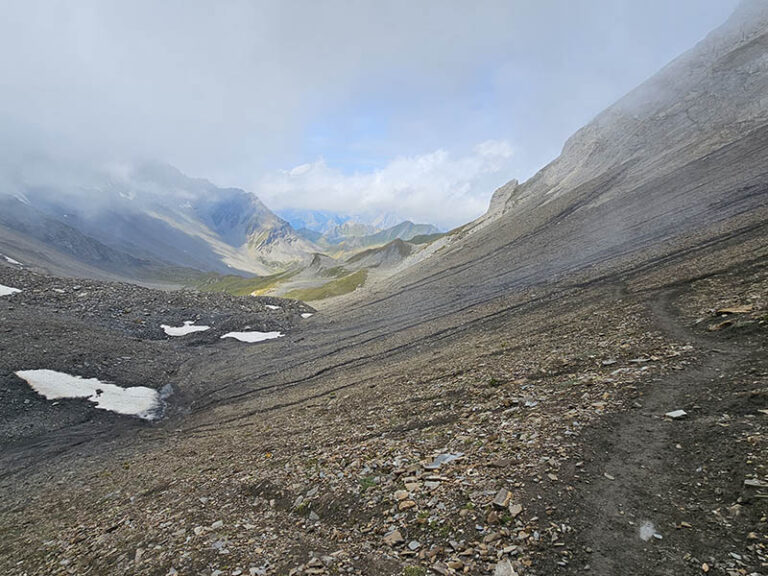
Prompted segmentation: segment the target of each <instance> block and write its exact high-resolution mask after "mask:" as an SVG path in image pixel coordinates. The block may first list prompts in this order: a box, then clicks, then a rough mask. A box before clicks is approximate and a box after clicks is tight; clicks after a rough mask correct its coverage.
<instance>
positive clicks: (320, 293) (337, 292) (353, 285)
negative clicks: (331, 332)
mask: <svg viewBox="0 0 768 576" xmlns="http://www.w3.org/2000/svg"><path fill="white" fill-rule="evenodd" d="M367 278H368V271H367V270H359V271H357V272H355V273H354V274H350V275H349V276H344V277H343V278H339V279H338V280H333V281H331V282H328V283H327V284H323V285H322V286H318V287H316V288H303V289H299V290H291V291H290V292H288V293H287V294H285V298H293V299H294V300H302V301H304V302H311V301H313V300H324V299H325V298H331V297H333V296H341V295H343V294H349V293H350V292H353V291H354V290H355V289H357V288H359V287H360V286H362V285H363V284H365V281H366V279H367Z"/></svg>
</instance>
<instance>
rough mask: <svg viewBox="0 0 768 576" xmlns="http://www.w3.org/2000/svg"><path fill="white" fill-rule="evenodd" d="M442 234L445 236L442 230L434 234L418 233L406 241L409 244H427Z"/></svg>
mask: <svg viewBox="0 0 768 576" xmlns="http://www.w3.org/2000/svg"><path fill="white" fill-rule="evenodd" d="M443 236H445V233H443V232H437V233H436V234H419V235H418V236H414V237H413V238H411V239H410V240H408V242H410V243H411V244H429V243H430V242H434V241H435V240H437V239H438V238H442V237H443Z"/></svg>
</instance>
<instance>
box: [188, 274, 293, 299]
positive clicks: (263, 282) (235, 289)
mask: <svg viewBox="0 0 768 576" xmlns="http://www.w3.org/2000/svg"><path fill="white" fill-rule="evenodd" d="M294 274H295V272H283V273H281V274H273V275H271V276H259V277H256V278H243V277H242V276H235V275H228V276H220V275H218V274H209V275H207V276H206V277H204V278H203V279H202V280H200V281H198V282H197V283H196V284H195V288H197V289H198V290H200V291H201V292H227V293H228V294H232V295H234V296H249V295H251V294H254V295H257V296H258V295H260V294H263V293H264V292H266V291H267V290H269V289H270V288H273V287H274V286H276V285H277V284H279V283H280V282H284V281H285V280H288V279H289V278H291V277H292V276H293V275H294Z"/></svg>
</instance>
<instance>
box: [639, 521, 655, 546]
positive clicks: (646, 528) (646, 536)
mask: <svg viewBox="0 0 768 576" xmlns="http://www.w3.org/2000/svg"><path fill="white" fill-rule="evenodd" d="M655 534H656V527H655V526H654V525H653V522H648V521H646V522H643V524H642V526H640V540H642V541H643V542H648V541H649V540H650V539H651V538H653V536H654V535H655Z"/></svg>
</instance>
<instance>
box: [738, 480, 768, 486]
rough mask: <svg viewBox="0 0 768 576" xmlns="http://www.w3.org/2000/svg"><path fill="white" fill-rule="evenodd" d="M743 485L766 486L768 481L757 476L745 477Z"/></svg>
mask: <svg viewBox="0 0 768 576" xmlns="http://www.w3.org/2000/svg"><path fill="white" fill-rule="evenodd" d="M744 486H746V487H747V488H768V482H763V481H762V480H758V479H757V478H747V479H746V480H744Z"/></svg>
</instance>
